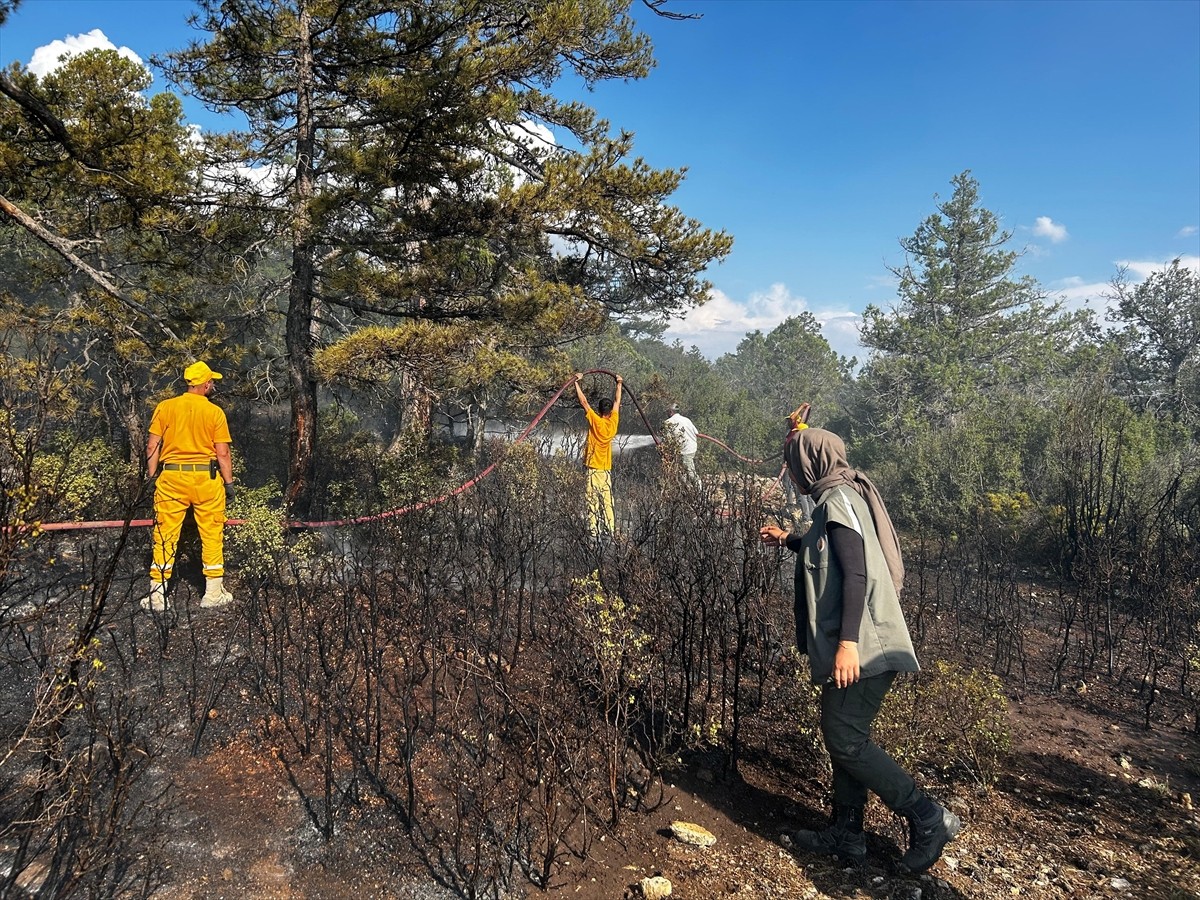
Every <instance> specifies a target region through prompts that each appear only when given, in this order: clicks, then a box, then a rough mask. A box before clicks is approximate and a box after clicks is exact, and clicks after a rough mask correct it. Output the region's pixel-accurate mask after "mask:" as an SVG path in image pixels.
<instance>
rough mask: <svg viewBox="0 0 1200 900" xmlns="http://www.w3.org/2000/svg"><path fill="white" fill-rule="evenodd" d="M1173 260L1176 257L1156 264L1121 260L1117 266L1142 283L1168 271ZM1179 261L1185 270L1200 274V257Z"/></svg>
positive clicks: (1180, 258) (1188, 257) (1180, 259)
mask: <svg viewBox="0 0 1200 900" xmlns="http://www.w3.org/2000/svg"><path fill="white" fill-rule="evenodd" d="M1173 259H1175V257H1172V258H1171V259H1168V260H1158V261H1154V262H1147V261H1145V260H1132V259H1123V260H1120V261H1119V262H1118V263H1117V265H1118V266H1121V267H1122V268H1124V269H1127V270H1128V271H1129V274H1130V275H1132V276H1134V277H1135V278H1136V279H1137V280H1138V281H1142V280H1144V279H1146V278H1149V277H1150V276H1151V275H1153V274H1154V273H1155V272H1162V271H1164V270H1165V269H1168V268H1169V267H1170V265H1171V261H1172V260H1173ZM1178 259H1179V264H1180V265H1181V266H1183V268H1185V269H1191V270H1192V271H1193V272H1196V273H1200V256H1190V255H1188V256H1180V257H1179V258H1178Z"/></svg>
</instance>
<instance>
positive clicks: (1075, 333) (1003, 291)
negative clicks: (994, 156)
mask: <svg viewBox="0 0 1200 900" xmlns="http://www.w3.org/2000/svg"><path fill="white" fill-rule="evenodd" d="M952 183H953V184H954V194H953V196H952V197H951V198H950V199H949V200H948V201H946V202H944V203H942V204H940V205H939V206H938V212H937V213H935V214H934V215H932V216H930V217H929V218H928V219H926V220H925V221H924V222H923V223H922V224H921V225H920V226H919V227H918V228H917V231H916V232H915V233H914V234H913V235H912V236H911V237H909V238H905V239H902V240H901V242H900V245H901V247H902V248H903V249H904V252H905V257H906V259H905V263H904V265H903V266H900V267H897V268H895V269H893V270H892V271H893V274H894V275H896V277H897V278H898V279H899V286H898V291H899V300H898V302H897V304H896V307H895V308H894V309H893V310H892V311H891V312H890V313H889V312H885V311H884V310H882V309H880V308H879V307H875V306H869V307H867V309H866V311H865V312H864V313H863V328H862V332H861V336H862V342H863V344H864V345H865V346H866V347H868V348H869V349H870V350H871V351H872V353H871V358H870V361H869V363H868V365H867V369H866V372H865V373H864V378H865V379H866V381H867V383H868V384H869V385H870V388H871V390H872V391H873V392H874V395H875V396H874V397H873V398H872V399H873V402H872V403H871V413H870V417H871V420H872V421H873V422H874V423H875V424H876V426H878V425H879V424H883V425H885V426H887V427H888V428H892V429H897V430H900V429H903V430H904V431H905V432H907V431H908V429H910V428H912V427H914V425H918V424H919V423H925V424H926V427H940V426H941V425H942V424H943V423H944V422H946V421H948V420H951V419H953V418H954V417H955V416H956V415H958V414H959V413H961V412H962V411H964V410H966V409H968V408H971V407H973V406H975V405H977V404H979V403H980V402H981V400H983V401H985V402H986V401H987V399H988V398H993V399H995V394H996V391H997V389H998V388H1004V387H1008V388H1010V389H1011V388H1013V387H1015V386H1018V385H1024V384H1029V383H1032V382H1035V381H1036V379H1037V377H1038V376H1040V375H1043V374H1045V373H1048V372H1053V371H1054V370H1055V369H1056V368H1057V367H1058V366H1059V365H1060V364H1061V361H1062V360H1063V358H1064V355H1065V353H1066V352H1067V350H1068V349H1069V348H1070V347H1071V346H1072V343H1073V342H1074V341H1076V340H1077V339H1078V337H1079V334H1080V329H1081V328H1082V327H1083V325H1084V319H1083V318H1082V317H1080V316H1067V315H1063V314H1062V313H1061V311H1060V308H1059V305H1058V304H1054V303H1046V302H1045V301H1044V299H1043V297H1044V295H1043V292H1042V291H1041V290H1040V288H1039V287H1038V286H1037V284H1036V282H1034V281H1033V279H1031V278H1029V277H1028V276H1025V277H1021V278H1017V277H1014V274H1013V269H1014V267H1015V265H1016V261H1017V254H1016V253H1015V252H1013V251H1007V250H1003V249H1001V248H1002V247H1003V246H1004V244H1006V243H1007V242H1008V240H1009V238H1010V237H1011V235H1010V233H1008V232H1003V231H1001V230H1000V225H999V219H998V217H997V216H996V215H995V214H994V213H992V212H991V211H989V210H987V209H984V208H983V207H982V206H980V205H979V185H978V183H977V182H976V181H975V180H974V179H973V178H971V176H970V173H969V172H963V173H961V174H959V175H957V176H955V177H954V178H953V179H952ZM999 411H1000V410H999V409H997V410H995V412H996V413H998V412H999Z"/></svg>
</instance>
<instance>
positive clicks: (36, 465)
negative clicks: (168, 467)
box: [31, 432, 137, 521]
mask: <svg viewBox="0 0 1200 900" xmlns="http://www.w3.org/2000/svg"><path fill="white" fill-rule="evenodd" d="M48 443H49V444H50V445H51V447H52V448H53V449H49V450H48V451H47V452H41V453H38V454H37V455H36V456H35V457H34V460H33V469H32V475H33V484H32V486H31V487H32V490H33V491H34V493H35V495H36V497H37V500H38V504H39V506H40V507H41V508H42V509H44V510H45V512H44V513H43V515H44V516H53V517H54V518H55V520H56V521H70V520H71V519H77V518H82V519H87V518H98V517H104V518H107V517H108V516H110V515H112V512H113V509H114V508H117V507H119V503H120V499H121V498H120V497H119V496H115V495H114V490H115V489H116V488H117V487H118V486H122V485H126V484H128V482H129V480H130V479H133V478H136V477H137V472H135V471H132V470H131V467H130V465H129V461H128V459H127V458H124V456H123V455H121V454H119V453H118V452H117V448H114V447H113V446H112V442H111V441H107V440H104V439H101V438H95V437H93V438H85V439H82V440H80V439H79V438H78V437H77V436H75V435H71V434H68V433H66V432H58V433H56V434H55V435H54V436H53V438H52V439H51V440H50V441H49V442H48Z"/></svg>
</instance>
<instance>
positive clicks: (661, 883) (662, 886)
mask: <svg viewBox="0 0 1200 900" xmlns="http://www.w3.org/2000/svg"><path fill="white" fill-rule="evenodd" d="M638 886H639V887H640V888H641V890H642V896H643V897H645V898H646V900H663V898H664V897H670V896H671V882H670V881H669V880H667V879H666V878H663V877H662V876H661V875H654V876H652V877H650V878H643V879H642V880H641V882H640V883H639V885H638Z"/></svg>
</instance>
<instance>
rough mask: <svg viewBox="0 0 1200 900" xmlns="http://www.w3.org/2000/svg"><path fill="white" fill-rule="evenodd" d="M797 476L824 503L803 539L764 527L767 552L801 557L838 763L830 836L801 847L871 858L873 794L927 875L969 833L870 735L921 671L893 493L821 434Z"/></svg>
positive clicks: (797, 439) (808, 628)
mask: <svg viewBox="0 0 1200 900" xmlns="http://www.w3.org/2000/svg"><path fill="white" fill-rule="evenodd" d="M784 460H785V462H786V463H787V469H788V474H789V475H790V477H791V478H792V480H793V481H794V482H795V484H796V487H797V488H798V489H799V490H800V491H801V492H803V493H805V494H808V495H810V496H811V497H812V498H813V499H814V500H815V501H816V506H815V508H814V510H813V514H812V519H813V522H812V527H811V528H810V529H809V530H808V531H807V532H805V533H804V535H802V536H797V535H793V534H789V533H787V532H785V531H784V530H783V529H781V528H779V527H778V526H776V525H766V526H764V527H763V528H762V529H761V530H760V537H761V540H762V542H763V543H764V544H767V545H769V546H777V547H787V548H788V549H789V550H791V551H792V552H793V553H795V554H796V644H797V647H799V649H800V650H801V651H803V652H806V653H807V654H808V661H809V669H810V671H811V674H812V680H813V683H814V684H819V685H821V686H822V690H821V735H822V737H823V739H824V741H825V749H826V750H827V751H828V752H829V758H830V760H831V761H832V763H833V791H832V805H833V814H832V817H831V822H830V825H829V827H828V828H826V829H824V830H822V831H808V830H804V831H798V832H795V834H794V835H793V837H794V840H795V842H796V843H797V844H798V845H799V846H800V847H802V848H804V849H806V850H809V851H812V852H816V853H824V854H828V855H833V856H838V857H841V858H844V859H849V860H852V861H854V862H861V861H862V860H863V859H865V857H866V855H867V845H866V840H865V839H864V837H863V810H864V809H865V807H866V805H867V792H868V791H874V792H875V794H876V795H878V797H879V798H880V799H881V800H882V801H883V802H884V803H885V804H886V805H887V806H888V808H890V809H892V810H893V811H895V812H896V813H899V814H900V815H902V816H904V817H905V818H907V819H908V822H909V846H908V851H907V852H906V853H905V854H904V856H903V858H902V859H901V864H902V865H903V866H904V867H905V868H906V869H908V870H909V871H910V872H914V873H915V872H924V871H925V870H926V869H928V868H929V867H930V866H932V865H933V864H934V863H935V862H937V860H938V858H939V857H940V856H941V854H942V849H943V848H944V847H945V846H946V844H947V843H949V842H950V841H951V840H952V839H953V838H954V836H955V835H956V834H958V832H959V831H960V830H961V828H962V823H961V822H960V821H959V819H958V817H957V816H955V815H954V814H953V813H952V812H950V811H949V810H947V809H945V808H944V807H942V806H941V805H939V804H938V803H936V802H934V801H933V800H932V799H931V798H930V797H929V796H927V795H926V794H925V793H923V792H922V791H921V790H919V789H918V788H917V785H916V782H914V781H913V779H912V776H911V775H909V774H908V773H907V772H905V771H904V770H903V769H901V768H900V766H899V765H897V763H896V761H895V760H893V759H892V758H891V757H890V756H889V755H888V754H887V753H886V752H884V751H883V750H882V749H881V748H880V747H879V746H878V745H877V744H876V743H875V742H874V741H873V740H872V739H871V726H872V724H873V723H874V721H875V717H876V716H877V715H878V713H879V708H880V706H881V705H882V704H883V699H884V697H885V696H886V695H887V692H888V690H889V689H890V688H891V686H892V682H893V681H894V680H895V678H896V674H897V673H898V672H916V671H917V670H918V669H919V666H918V665H917V657H916V654H915V653H914V652H913V646H912V639H911V638H910V637H909V633H908V626H907V625H906V624H905V622H904V614H903V612H902V611H901V609H900V601H899V594H900V588H901V586H902V585H903V583H904V564H903V561H902V558H901V555H900V544H899V542H898V540H897V538H896V530H895V528H893V527H892V520H891V518H890V517H889V516H888V512H887V507H885V506H884V503H883V498H882V497H880V495H879V492H878V491H877V490H876V489H875V485H874V484H872V483H871V481H870V479H868V478H867V477H866V476H865V475H863V474H862V473H861V472H857V471H855V470H854V469H852V468H851V467H850V464H849V462H848V461H847V460H846V446H845V444H844V443H842V439H841V438H840V437H838V436H837V435H836V434H833V433H832V432H830V431H825V430H824V429H821V428H804V429H798V430H794V431H792V432H791V433H790V434H789V435H788V439H787V442H786V443H785V445H784Z"/></svg>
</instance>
